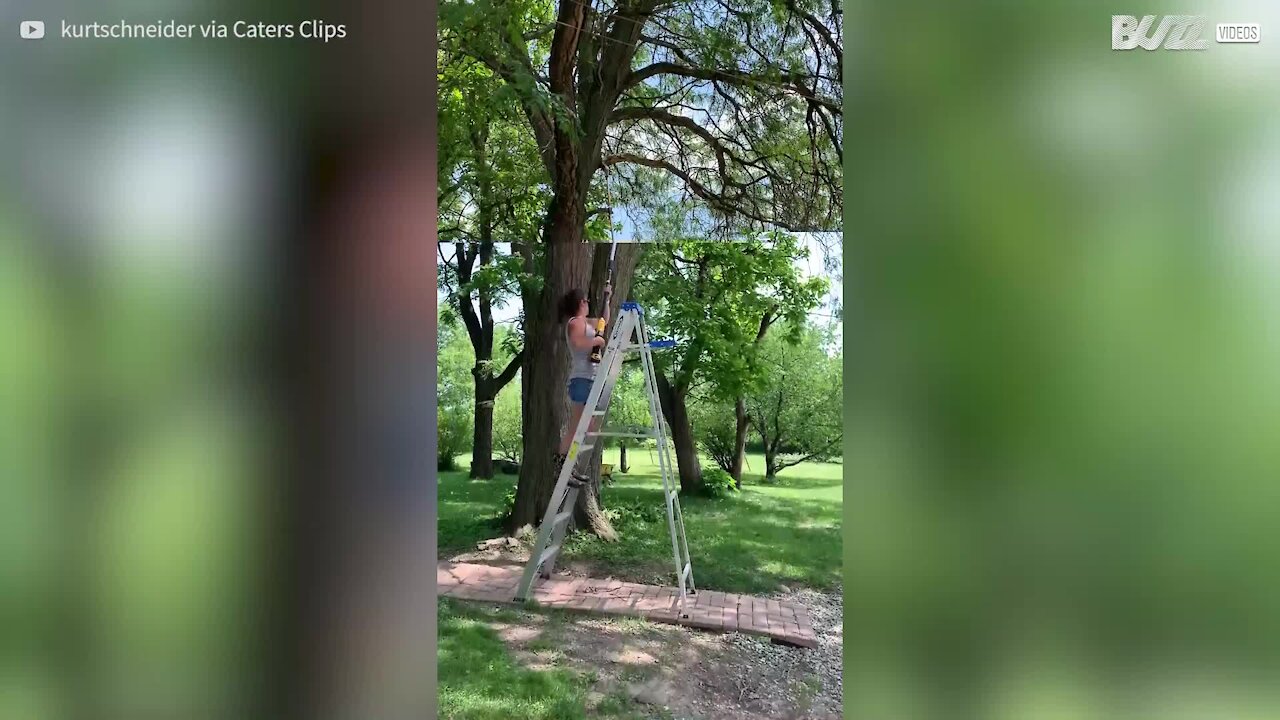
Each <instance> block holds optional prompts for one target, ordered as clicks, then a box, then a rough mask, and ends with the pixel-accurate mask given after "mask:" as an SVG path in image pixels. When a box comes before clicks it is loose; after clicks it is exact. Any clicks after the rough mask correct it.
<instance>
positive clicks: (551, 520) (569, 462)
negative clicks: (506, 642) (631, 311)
mask: <svg viewBox="0 0 1280 720" xmlns="http://www.w3.org/2000/svg"><path fill="white" fill-rule="evenodd" d="M633 323H634V320H633V319H631V318H627V317H624V318H620V319H619V322H617V323H615V324H614V331H613V333H612V335H611V337H610V341H609V345H608V347H607V348H606V354H610V353H617V352H620V350H619V348H618V346H619V345H620V343H619V342H618V338H619V336H620V335H621V331H622V329H623V326H624V325H630V324H633ZM601 360H602V364H603V360H604V358H601ZM600 380H601V378H600V377H599V376H597V377H596V381H595V382H593V383H592V386H591V393H590V395H589V396H588V397H587V405H586V406H585V407H584V409H583V413H582V417H580V418H579V419H578V426H577V427H576V428H575V429H574V435H573V440H572V442H571V444H570V446H569V455H568V457H566V458H565V461H564V463H563V465H561V467H560V475H559V477H557V478H556V484H555V488H554V489H553V490H552V491H551V498H550V499H549V500H548V502H547V509H546V512H545V513H543V516H542V523H541V525H540V526H539V527H538V536H537V540H536V541H535V542H534V546H533V552H532V554H531V555H530V556H529V564H528V565H526V566H525V571H524V575H523V576H522V577H521V580H520V586H519V592H518V596H517V597H519V598H527V597H529V594H530V591H531V590H532V588H533V582H534V580H535V579H536V578H537V575H538V569H539V567H540V566H541V565H542V563H540V562H539V560H538V558H539V557H540V556H541V555H542V553H544V552H545V551H546V550H547V548H549V547H554V541H555V537H554V536H555V535H556V527H555V525H556V523H555V518H556V515H558V514H560V513H561V512H563V508H562V505H563V504H564V500H565V498H566V496H567V494H568V490H569V478H570V477H571V476H572V475H573V469H574V466H575V464H576V463H575V462H574V461H575V460H576V458H577V452H578V450H579V449H580V447H581V445H582V444H583V440H584V435H585V433H586V430H587V428H588V427H589V426H590V422H591V418H592V417H593V415H592V413H590V412H588V411H587V410H586V408H587V407H591V408H594V407H595V406H596V403H598V402H599V399H600V394H601V389H602V383H601V382H600ZM576 495H577V494H576V493H574V500H575V502H576V500H577V498H576ZM570 509H572V508H570ZM566 524H567V523H566ZM562 537H563V536H562ZM556 554H557V555H558V554H559V553H558V552H557V553H556Z"/></svg>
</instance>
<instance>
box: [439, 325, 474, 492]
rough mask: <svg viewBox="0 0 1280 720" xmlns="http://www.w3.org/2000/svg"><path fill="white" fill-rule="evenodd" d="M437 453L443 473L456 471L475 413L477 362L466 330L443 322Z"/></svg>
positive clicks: (467, 443) (467, 442)
mask: <svg viewBox="0 0 1280 720" xmlns="http://www.w3.org/2000/svg"><path fill="white" fill-rule="evenodd" d="M436 346H437V351H436V374H437V375H436V454H437V456H438V462H437V466H438V467H439V469H441V470H453V469H454V468H455V467H456V464H457V456H458V455H461V454H462V453H464V452H466V451H467V448H468V445H469V444H470V441H471V427H472V423H473V417H474V414H475V396H474V394H473V392H472V382H471V376H470V371H471V368H472V366H473V365H474V359H473V357H472V354H471V349H470V347H469V346H468V344H467V341H466V340H465V339H464V338H463V337H462V329H461V328H460V327H459V326H458V324H457V323H456V322H454V323H450V322H445V321H444V318H442V319H441V321H440V322H439V325H438V330H437V341H436Z"/></svg>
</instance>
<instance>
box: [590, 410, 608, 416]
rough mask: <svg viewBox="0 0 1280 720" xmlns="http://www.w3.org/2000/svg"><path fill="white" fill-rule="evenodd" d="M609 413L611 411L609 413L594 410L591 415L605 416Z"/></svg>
mask: <svg viewBox="0 0 1280 720" xmlns="http://www.w3.org/2000/svg"><path fill="white" fill-rule="evenodd" d="M607 412H609V411H608V410H592V411H591V414H592V415H604V414H605V413H607Z"/></svg>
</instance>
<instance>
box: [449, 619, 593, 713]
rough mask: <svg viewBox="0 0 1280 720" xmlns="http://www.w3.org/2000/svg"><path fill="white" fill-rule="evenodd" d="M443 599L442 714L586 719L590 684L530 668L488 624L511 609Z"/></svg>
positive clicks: (558, 672)
mask: <svg viewBox="0 0 1280 720" xmlns="http://www.w3.org/2000/svg"><path fill="white" fill-rule="evenodd" d="M502 613H503V611H498V612H494V611H489V610H486V609H484V608H481V607H476V606H470V605H465V604H462V603H455V602H451V601H449V600H448V599H445V598H441V600H440V608H439V635H438V637H439V642H438V647H439V650H438V655H437V664H438V668H439V676H438V677H439V687H440V691H439V703H440V708H439V712H440V717H442V718H454V719H456V720H511V719H512V718H527V719H528V720H543V719H546V720H553V719H554V720H576V719H577V718H585V717H586V715H585V711H584V709H583V708H584V705H585V697H586V683H585V681H584V680H582V679H581V678H580V677H578V676H577V675H575V674H573V673H570V672H567V671H564V670H546V671H533V670H527V669H524V668H522V667H520V666H519V665H517V664H516V662H515V661H514V660H513V659H512V658H511V657H510V655H509V654H508V652H507V648H506V646H505V645H504V644H503V642H502V640H501V639H500V638H499V637H498V635H497V633H496V632H494V631H493V629H491V628H490V627H488V626H487V625H486V624H485V623H486V621H490V620H503V619H508V618H507V616H510V617H512V618H514V617H515V616H514V615H512V614H510V613H509V612H508V613H506V614H505V615H504V614H502Z"/></svg>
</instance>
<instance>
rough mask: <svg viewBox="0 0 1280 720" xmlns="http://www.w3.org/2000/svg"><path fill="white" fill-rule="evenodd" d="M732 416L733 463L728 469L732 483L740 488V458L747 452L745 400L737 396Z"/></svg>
mask: <svg viewBox="0 0 1280 720" xmlns="http://www.w3.org/2000/svg"><path fill="white" fill-rule="evenodd" d="M733 416H734V421H735V423H736V425H735V426H734V432H733V465H732V468H731V469H730V470H729V474H730V475H732V476H733V483H734V485H736V486H737V487H738V489H739V490H741V489H742V460H743V457H744V456H745V455H746V454H747V428H748V425H749V423H748V422H747V402H746V400H744V399H742V397H741V396H739V397H738V400H737V402H735V403H734V406H733Z"/></svg>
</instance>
